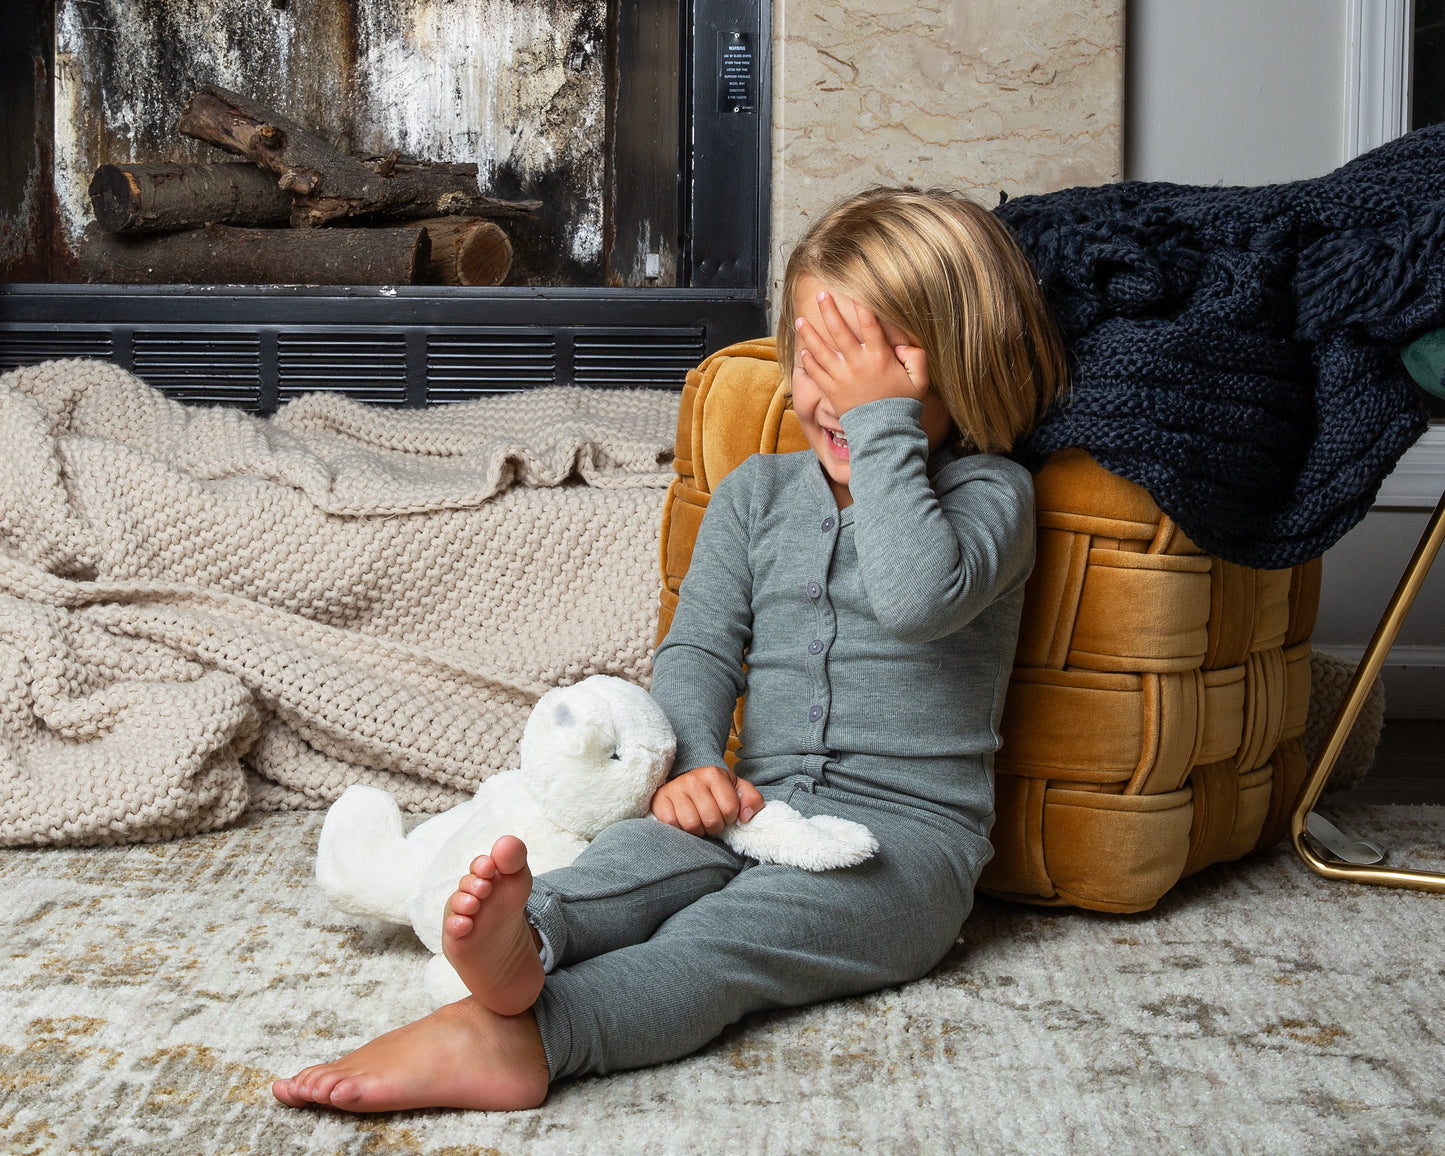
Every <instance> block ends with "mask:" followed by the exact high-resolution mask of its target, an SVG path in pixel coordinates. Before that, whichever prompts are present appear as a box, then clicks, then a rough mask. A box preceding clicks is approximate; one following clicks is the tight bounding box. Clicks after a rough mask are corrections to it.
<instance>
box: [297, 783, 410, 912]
mask: <svg viewBox="0 0 1445 1156" xmlns="http://www.w3.org/2000/svg"><path fill="white" fill-rule="evenodd" d="M409 858H410V857H409V855H408V852H407V847H406V833H405V830H404V829H403V827H402V821H401V811H400V810H399V809H398V807H397V805H396V800H394V799H393V798H392V797H391V796H390V795H389V794H387V793H386V792H385V791H383V790H379V789H378V788H376V787H368V786H362V785H360V784H356V785H353V786H350V787H347V788H346V790H345V791H343V792H342V795H341V798H339V799H337V800H336V802H334V803H333V804H331V808H330V809H329V810H328V811H327V812H326V820H325V822H323V823H322V825H321V837H320V839H319V840H318V841H317V845H316V882H317V885H318V886H319V887H320V888H321V890H322V893H323V894H325V896H326V898H327V899H328V900H330V902H331V905H332V906H333V907H335V908H336V909H337V910H338V911H344V912H346V913H347V914H348V915H360V916H367V917H371V918H375V919H384V920H386V921H387V922H388V923H407V922H410V920H409V917H408V914H407V903H408V902H409V900H410V899H411V896H412V893H413V892H414V891H415V890H416V885H417V880H416V878H415V871H414V870H413V869H412V868H411V865H410V862H409Z"/></svg>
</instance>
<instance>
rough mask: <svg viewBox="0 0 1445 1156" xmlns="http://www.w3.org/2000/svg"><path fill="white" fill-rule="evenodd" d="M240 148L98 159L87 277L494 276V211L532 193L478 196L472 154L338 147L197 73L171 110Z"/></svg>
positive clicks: (508, 209) (504, 251)
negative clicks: (142, 159) (226, 156)
mask: <svg viewBox="0 0 1445 1156" xmlns="http://www.w3.org/2000/svg"><path fill="white" fill-rule="evenodd" d="M176 127H177V129H178V130H179V131H180V132H181V133H182V134H184V135H185V136H189V137H193V138H195V139H197V140H203V141H207V142H209V143H211V144H213V145H216V146H218V147H220V148H222V149H224V150H225V151H227V152H229V153H234V154H236V155H238V156H241V157H244V158H246V159H245V160H244V161H239V162H221V163H216V164H176V163H164V162H163V163H150V164H141V163H136V164H107V165H101V166H100V167H99V168H98V169H96V171H95V174H94V176H93V177H92V178H91V182H90V189H89V193H90V201H91V207H92V209H93V210H94V213H95V223H94V224H92V225H90V226H88V227H87V228H86V231H85V239H84V244H83V245H82V246H81V257H80V261H81V269H82V272H83V274H84V275H85V278H86V280H88V281H105V282H140V283H148V284H156V283H177V284H198V283H200V284H225V283H240V284H255V283H275V284H281V283H285V284H314V285H396V284H401V285H415V284H434V285H497V284H500V283H501V282H502V280H503V279H504V278H505V277H506V275H507V272H508V270H509V269H510V268H511V265H512V244H511V241H510V239H509V238H508V236H507V234H506V232H505V231H504V230H503V228H502V227H501V226H500V225H499V224H497V221H498V220H506V219H509V218H511V219H515V218H517V217H520V216H524V215H526V214H528V213H530V212H532V211H533V210H534V209H536V208H538V207H539V206H540V204H541V202H540V201H505V200H498V199H496V198H492V197H485V196H482V195H481V193H480V191H479V189H478V185H477V166H476V165H471V164H443V163H429V162H425V161H418V160H414V159H412V158H409V157H403V156H401V155H400V154H398V153H397V152H392V153H390V154H389V155H386V156H348V155H346V154H343V153H341V152H339V151H338V150H336V149H334V148H332V147H331V146H330V145H329V144H327V143H326V142H325V141H323V140H321V139H320V138H319V137H316V136H314V135H312V134H311V133H309V132H307V131H306V130H305V129H303V128H301V127H300V126H299V125H297V124H296V123H295V122H293V121H291V120H288V119H287V118H286V117H284V116H281V115H279V114H278V113H276V112H275V111H273V110H271V109H268V108H266V107H264V106H263V105H260V104H258V103H256V102H255V101H252V100H248V99H247V98H245V97H243V96H238V95H237V94H235V93H233V92H227V91H226V90H225V89H223V88H216V87H214V86H207V87H206V88H203V89H202V90H201V91H199V92H197V93H196V94H195V95H194V96H193V97H191V99H190V100H189V101H188V102H187V104H186V107H185V111H184V112H183V113H182V114H181V119H180V121H179V123H178V124H177V126H176Z"/></svg>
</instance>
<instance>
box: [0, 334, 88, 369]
mask: <svg viewBox="0 0 1445 1156" xmlns="http://www.w3.org/2000/svg"><path fill="white" fill-rule="evenodd" d="M113 352H114V350H113V348H112V346H111V341H110V330H108V329H54V328H49V327H46V328H39V329H29V330H26V329H0V370H6V369H17V368H19V367H20V366H22V365H39V364H40V362H42V361H51V360H54V359H56V358H61V357H106V358H108V357H110V356H112V354H113Z"/></svg>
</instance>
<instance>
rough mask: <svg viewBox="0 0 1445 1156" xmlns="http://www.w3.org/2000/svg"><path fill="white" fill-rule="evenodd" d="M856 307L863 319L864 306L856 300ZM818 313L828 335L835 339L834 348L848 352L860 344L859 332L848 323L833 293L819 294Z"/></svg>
mask: <svg viewBox="0 0 1445 1156" xmlns="http://www.w3.org/2000/svg"><path fill="white" fill-rule="evenodd" d="M854 308H856V309H857V310H858V314H859V320H860V321H861V320H862V314H863V306H862V305H861V304H859V303H857V302H854ZM818 315H819V316H820V317H822V319H823V324H824V325H825V326H826V327H827V330H828V335H829V336H830V337H831V338H832V339H833V348H834V349H836V350H837V351H838V352H839V353H843V354H846V353H847V352H848V351H849V350H850V349H852V348H854V347H855V346H857V345H858V344H859V340H858V334H856V333H854V332H853V327H852V326H851V325H849V324H848V319H847V318H846V317H844V316H843V314H842V312H841V311H840V310H839V308H838V303H837V302H836V301H835V300H833V294H831V293H827V292H823V293H819V294H818ZM870 316H871V314H870ZM880 332H881V331H880Z"/></svg>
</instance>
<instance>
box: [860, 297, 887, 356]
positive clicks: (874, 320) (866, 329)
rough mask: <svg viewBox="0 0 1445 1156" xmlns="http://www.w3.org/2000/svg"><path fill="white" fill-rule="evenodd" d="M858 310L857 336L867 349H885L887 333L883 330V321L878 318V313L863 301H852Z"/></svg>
mask: <svg viewBox="0 0 1445 1156" xmlns="http://www.w3.org/2000/svg"><path fill="white" fill-rule="evenodd" d="M853 307H854V308H855V309H857V311H858V336H859V338H860V340H861V341H862V344H863V346H864V347H865V348H867V349H887V348H888V334H887V333H885V332H884V330H883V322H881V321H879V320H878V315H877V314H876V313H874V312H873V310H871V309H869V308H868V306H866V305H864V304H863V302H861V301H857V302H854V306H853Z"/></svg>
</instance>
